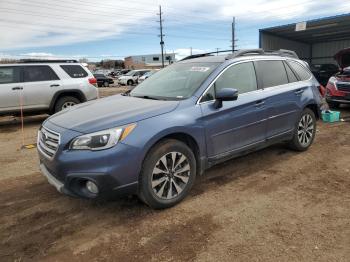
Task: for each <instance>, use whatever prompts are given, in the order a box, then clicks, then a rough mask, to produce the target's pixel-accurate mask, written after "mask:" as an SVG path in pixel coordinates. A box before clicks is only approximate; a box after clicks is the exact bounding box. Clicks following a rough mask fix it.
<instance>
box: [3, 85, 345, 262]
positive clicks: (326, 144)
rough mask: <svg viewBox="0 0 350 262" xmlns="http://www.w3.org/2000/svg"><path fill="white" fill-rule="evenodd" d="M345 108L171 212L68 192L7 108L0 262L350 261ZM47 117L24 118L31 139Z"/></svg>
mask: <svg viewBox="0 0 350 262" xmlns="http://www.w3.org/2000/svg"><path fill="white" fill-rule="evenodd" d="M101 91H102V92H101V94H102V95H101V96H108V95H111V94H114V93H118V92H122V91H125V89H120V88H109V89H101ZM341 112H342V117H343V118H344V119H345V122H339V123H336V124H325V123H322V122H319V125H318V130H317V136H316V140H315V143H314V145H313V146H312V147H311V148H310V150H309V151H307V152H305V153H296V152H293V151H290V150H288V149H286V147H285V146H284V145H283V144H280V145H277V146H273V147H271V148H268V149H265V150H262V151H259V152H256V153H253V154H250V155H248V156H244V157H240V158H237V159H234V160H231V161H228V162H226V163H224V164H220V165H218V166H215V167H213V168H211V169H210V170H209V171H207V172H206V174H205V175H204V176H203V177H200V178H198V179H197V181H196V183H195V186H194V187H193V189H192V192H191V194H190V196H189V197H188V198H186V199H185V201H183V202H182V203H180V204H179V205H177V206H175V207H174V208H171V209H167V210H163V211H154V210H152V209H150V208H148V207H147V206H145V205H144V204H142V203H141V202H140V201H139V200H138V199H137V198H136V197H126V198H123V199H119V200H116V201H110V202H95V201H87V200H81V199H74V198H70V197H67V196H64V195H61V194H59V193H58V192H56V190H55V189H54V188H53V187H52V186H51V185H49V184H48V183H47V181H46V179H45V178H44V177H43V176H42V175H41V174H40V172H39V170H38V157H37V153H36V149H23V150H21V149H20V148H21V140H22V138H21V129H20V121H19V119H18V118H12V117H1V118H0V160H1V162H0V164H1V172H0V173H1V176H0V186H1V190H0V210H1V212H0V261H27V260H33V261H38V260H44V261H49V260H50V261H82V260H94V259H96V258H98V259H99V260H101V261H103V260H114V261H137V260H143V261H145V260H160V261H184V260H190V261H193V260H195V261H348V259H349V257H350V249H349V243H350V216H349V213H350V191H349V188H350V161H349V155H350V132H349V130H350V129H349V128H350V122H349V121H350V107H343V108H342V109H341ZM46 117H47V116H46V115H40V116H32V117H26V118H25V128H24V140H25V143H26V144H31V143H35V140H36V132H37V130H38V128H39V126H40V124H41V123H42V121H43V120H44V119H45V118H46Z"/></svg>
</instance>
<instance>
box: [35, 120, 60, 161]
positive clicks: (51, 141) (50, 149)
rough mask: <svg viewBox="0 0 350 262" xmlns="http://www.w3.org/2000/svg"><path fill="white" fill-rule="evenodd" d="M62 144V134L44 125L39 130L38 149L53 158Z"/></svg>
mask: <svg viewBox="0 0 350 262" xmlns="http://www.w3.org/2000/svg"><path fill="white" fill-rule="evenodd" d="M59 144H60V134H59V133H56V132H54V131H51V130H49V129H47V128H45V127H42V128H41V129H40V130H39V132H38V149H39V150H40V151H41V152H42V153H43V154H44V155H45V156H46V157H47V158H50V159H52V158H53V157H54V156H55V154H56V152H57V150H58V146H59Z"/></svg>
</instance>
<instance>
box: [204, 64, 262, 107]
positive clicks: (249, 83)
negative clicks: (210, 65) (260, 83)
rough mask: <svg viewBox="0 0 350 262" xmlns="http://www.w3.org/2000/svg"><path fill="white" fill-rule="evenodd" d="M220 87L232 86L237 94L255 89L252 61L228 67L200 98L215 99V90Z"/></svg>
mask: <svg viewBox="0 0 350 262" xmlns="http://www.w3.org/2000/svg"><path fill="white" fill-rule="evenodd" d="M222 88H234V89H237V90H238V93H239V94H244V93H247V92H251V91H255V90H257V83H256V74H255V69H254V65H253V62H246V63H241V64H238V65H233V66H231V67H230V68H228V69H227V70H226V71H225V72H224V73H223V74H222V75H221V76H220V77H219V78H218V79H217V80H216V82H215V83H214V84H213V86H212V87H211V88H210V89H209V90H208V91H207V93H206V94H205V95H204V96H203V98H202V99H201V102H206V101H210V100H213V99H215V92H217V91H218V90H220V89H222Z"/></svg>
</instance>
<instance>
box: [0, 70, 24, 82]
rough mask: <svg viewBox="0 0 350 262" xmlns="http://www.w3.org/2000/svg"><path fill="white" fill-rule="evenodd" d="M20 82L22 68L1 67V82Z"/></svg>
mask: <svg viewBox="0 0 350 262" xmlns="http://www.w3.org/2000/svg"><path fill="white" fill-rule="evenodd" d="M19 82H20V68H19V67H16V66H9V67H0V84H10V83H19Z"/></svg>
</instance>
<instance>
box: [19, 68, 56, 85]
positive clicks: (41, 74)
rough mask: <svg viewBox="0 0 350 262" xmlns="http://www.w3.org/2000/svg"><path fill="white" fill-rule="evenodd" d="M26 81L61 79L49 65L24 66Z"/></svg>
mask: <svg viewBox="0 0 350 262" xmlns="http://www.w3.org/2000/svg"><path fill="white" fill-rule="evenodd" d="M23 80H24V82H40V81H53V80H59V78H58V76H57V75H56V73H55V72H54V71H53V70H52V68H51V67H49V66H24V67H23Z"/></svg>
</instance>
